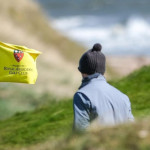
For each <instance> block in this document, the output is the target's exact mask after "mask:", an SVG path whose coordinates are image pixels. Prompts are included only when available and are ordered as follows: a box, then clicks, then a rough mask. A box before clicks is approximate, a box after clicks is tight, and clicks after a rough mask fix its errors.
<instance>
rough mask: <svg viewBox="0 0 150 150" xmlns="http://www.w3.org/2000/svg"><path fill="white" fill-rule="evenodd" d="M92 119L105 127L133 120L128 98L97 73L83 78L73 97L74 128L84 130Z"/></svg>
mask: <svg viewBox="0 0 150 150" xmlns="http://www.w3.org/2000/svg"><path fill="white" fill-rule="evenodd" d="M80 63H81V62H80ZM82 67H83V66H82ZM79 70H80V68H79ZM100 70H101V69H100ZM102 71H104V68H103V69H102ZM94 119H97V120H98V122H99V124H100V125H107V126H108V125H116V124H120V123H124V122H127V121H129V120H133V115H132V113H131V106H130V101H129V98H128V97H127V96H126V95H125V94H123V93H122V92H120V91H119V90H118V89H116V88H114V87H113V86H111V85H110V84H108V83H107V82H106V80H105V78H104V76H103V75H102V73H99V72H98V71H96V73H94V74H91V75H88V76H86V77H85V78H83V81H82V85H81V86H80V88H79V90H78V91H77V92H76V93H75V95H74V128H75V129H76V130H84V129H86V128H87V127H88V126H89V125H90V123H91V122H92V121H93V120H94Z"/></svg>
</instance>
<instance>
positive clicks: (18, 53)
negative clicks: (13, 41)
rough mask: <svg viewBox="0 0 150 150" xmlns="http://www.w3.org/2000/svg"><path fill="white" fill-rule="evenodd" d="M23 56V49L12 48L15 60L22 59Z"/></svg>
mask: <svg viewBox="0 0 150 150" xmlns="http://www.w3.org/2000/svg"><path fill="white" fill-rule="evenodd" d="M23 56H24V53H23V51H20V50H14V57H15V59H16V61H18V62H20V61H21V60H22V58H23Z"/></svg>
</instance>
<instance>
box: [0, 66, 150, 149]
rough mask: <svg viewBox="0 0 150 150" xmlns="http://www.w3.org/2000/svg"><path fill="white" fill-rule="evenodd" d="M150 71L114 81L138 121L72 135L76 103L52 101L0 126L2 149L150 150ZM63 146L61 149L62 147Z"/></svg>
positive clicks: (145, 68) (145, 70) (144, 70)
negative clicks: (73, 104)
mask: <svg viewBox="0 0 150 150" xmlns="http://www.w3.org/2000/svg"><path fill="white" fill-rule="evenodd" d="M149 74H150V67H149V66H148V67H143V68H141V69H140V70H137V71H135V72H134V73H132V74H131V75H129V76H127V77H125V78H123V79H121V80H119V81H112V82H111V84H113V85H114V86H115V87H117V88H119V89H120V90H121V91H123V92H124V93H126V94H127V95H128V96H129V98H130V100H131V103H132V111H133V114H134V116H135V117H136V119H137V120H138V121H136V122H135V123H134V124H127V125H122V126H117V127H112V128H94V129H91V131H89V132H87V133H85V134H79V135H78V134H72V133H71V129H72V119H73V112H72V100H67V101H64V100H63V101H54V100H52V98H51V97H50V96H49V95H47V96H46V97H45V99H48V100H47V102H46V103H45V104H43V106H40V107H39V108H38V109H36V110H35V111H31V112H24V113H17V114H16V115H15V116H13V117H11V118H10V119H7V120H4V121H1V122H0V149H2V150H5V149H8V150H9V149H11V150H12V149H15V150H16V149H20V148H21V147H24V148H25V149H28V150H30V149H31V150H44V149H45V150H46V149H56V150H57V149H59V150H66V149H68V150H69V149H71V150H76V149H88V150H93V149H94V150H99V149H100V147H101V149H106V150H110V147H111V150H117V149H119V150H125V149H128V150H130V149H136V150H139V149H142V150H148V149H149V148H150V144H149V140H148V139H149V138H150V119H143V120H141V119H140V118H141V117H149V116H150V101H149V99H150V95H149V93H150V77H149ZM60 144H61V147H60Z"/></svg>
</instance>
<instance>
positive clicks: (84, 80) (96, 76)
mask: <svg viewBox="0 0 150 150" xmlns="http://www.w3.org/2000/svg"><path fill="white" fill-rule="evenodd" d="M94 78H100V79H102V80H105V78H104V76H103V75H101V74H100V73H94V74H92V75H89V76H87V77H85V78H83V79H82V83H81V85H80V87H79V89H81V88H82V87H84V86H86V85H87V84H89V83H90V81H91V80H92V79H94Z"/></svg>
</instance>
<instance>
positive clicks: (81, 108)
mask: <svg viewBox="0 0 150 150" xmlns="http://www.w3.org/2000/svg"><path fill="white" fill-rule="evenodd" d="M90 107H91V103H90V100H89V99H88V98H87V97H86V96H85V95H84V94H82V93H76V94H75V95H74V100H73V110H74V124H73V128H74V130H76V131H83V130H85V129H86V128H87V127H88V126H89V124H90Z"/></svg>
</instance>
